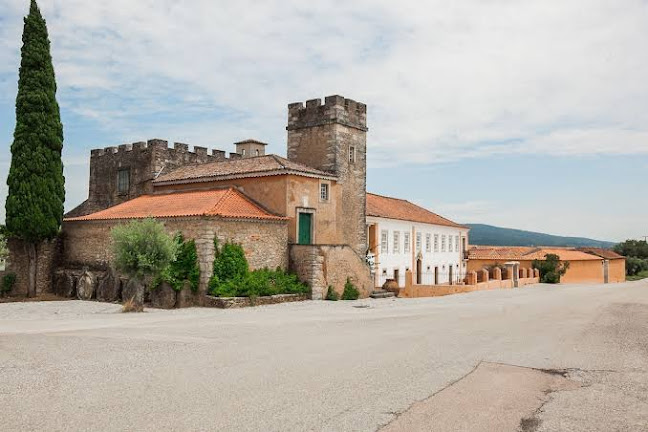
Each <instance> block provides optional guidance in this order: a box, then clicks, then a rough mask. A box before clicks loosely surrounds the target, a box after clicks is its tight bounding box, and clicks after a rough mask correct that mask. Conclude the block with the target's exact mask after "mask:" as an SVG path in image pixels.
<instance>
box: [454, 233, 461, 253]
mask: <svg viewBox="0 0 648 432" xmlns="http://www.w3.org/2000/svg"><path fill="white" fill-rule="evenodd" d="M455 250H456V251H457V252H460V250H459V236H455Z"/></svg>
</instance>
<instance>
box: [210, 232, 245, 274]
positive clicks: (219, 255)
mask: <svg viewBox="0 0 648 432" xmlns="http://www.w3.org/2000/svg"><path fill="white" fill-rule="evenodd" d="M214 252H215V258H214V273H213V275H214V276H216V277H217V278H218V280H220V281H221V282H227V281H229V280H231V279H241V278H244V277H245V275H246V274H247V273H248V271H249V267H248V262H247V259H246V258H245V252H244V251H243V248H242V247H241V245H238V244H236V243H231V242H227V243H225V244H224V245H223V247H222V248H220V249H219V247H218V240H217V239H214Z"/></svg>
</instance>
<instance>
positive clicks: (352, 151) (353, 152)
mask: <svg viewBox="0 0 648 432" xmlns="http://www.w3.org/2000/svg"><path fill="white" fill-rule="evenodd" d="M355 161H356V148H355V147H354V146H349V163H355Z"/></svg>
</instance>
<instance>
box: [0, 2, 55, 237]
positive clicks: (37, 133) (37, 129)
mask: <svg viewBox="0 0 648 432" xmlns="http://www.w3.org/2000/svg"><path fill="white" fill-rule="evenodd" d="M21 55H22V59H21V63H20V73H19V80H18V96H17V97H16V128H15V131H14V141H13V144H12V145H11V155H12V157H11V168H10V169H9V176H8V178H7V185H8V186H9V193H8V196H7V202H6V205H5V208H6V223H7V230H8V231H9V233H10V235H11V236H12V237H17V238H21V239H23V240H25V241H27V242H28V243H32V244H35V243H38V242H39V241H41V240H44V239H49V238H53V237H55V236H56V235H57V233H58V230H59V227H60V226H61V221H62V219H63V202H64V201H65V185H64V183H65V179H64V177H63V162H62V161H61V152H62V150H63V126H62V124H61V117H60V113H59V106H58V103H57V101H56V79H55V76H54V67H53V65H52V57H51V55H50V41H49V38H48V34H47V26H46V23H45V20H44V19H43V17H42V16H41V13H40V10H39V9H38V5H37V4H36V1H35V0H32V2H31V7H30V10H29V15H28V16H27V17H26V18H25V24H24V30H23V46H22V51H21Z"/></svg>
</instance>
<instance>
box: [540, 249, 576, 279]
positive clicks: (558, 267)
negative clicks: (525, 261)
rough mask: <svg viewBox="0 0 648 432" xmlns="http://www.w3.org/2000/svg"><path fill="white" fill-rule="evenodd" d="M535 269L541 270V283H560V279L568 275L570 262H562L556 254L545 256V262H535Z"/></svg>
mask: <svg viewBox="0 0 648 432" xmlns="http://www.w3.org/2000/svg"><path fill="white" fill-rule="evenodd" d="M533 268H534V269H538V270H540V282H542V283H548V284H557V283H560V278H561V277H562V276H564V275H565V273H567V270H568V269H569V262H561V261H560V257H559V256H558V255H556V254H547V255H545V259H544V260H534V261H533Z"/></svg>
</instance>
